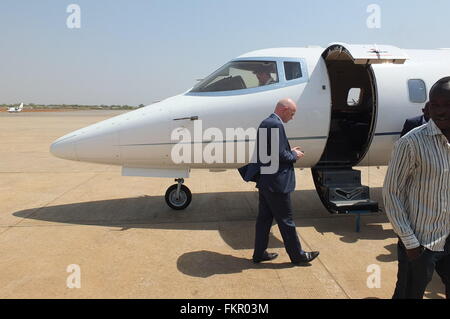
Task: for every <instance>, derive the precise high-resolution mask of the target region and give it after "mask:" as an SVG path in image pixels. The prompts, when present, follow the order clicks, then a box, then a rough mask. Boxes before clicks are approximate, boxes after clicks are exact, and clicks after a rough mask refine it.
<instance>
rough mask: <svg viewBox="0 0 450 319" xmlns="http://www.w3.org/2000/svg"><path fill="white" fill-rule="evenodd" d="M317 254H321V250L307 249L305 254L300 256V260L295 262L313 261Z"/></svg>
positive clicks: (294, 262)
mask: <svg viewBox="0 0 450 319" xmlns="http://www.w3.org/2000/svg"><path fill="white" fill-rule="evenodd" d="M317 256H319V252H318V251H311V252H309V251H305V253H304V254H303V256H302V257H301V258H300V260H299V261H293V262H292V263H293V264H296V265H297V264H300V263H309V262H311V261H313V260H314V259H315V258H316V257H317Z"/></svg>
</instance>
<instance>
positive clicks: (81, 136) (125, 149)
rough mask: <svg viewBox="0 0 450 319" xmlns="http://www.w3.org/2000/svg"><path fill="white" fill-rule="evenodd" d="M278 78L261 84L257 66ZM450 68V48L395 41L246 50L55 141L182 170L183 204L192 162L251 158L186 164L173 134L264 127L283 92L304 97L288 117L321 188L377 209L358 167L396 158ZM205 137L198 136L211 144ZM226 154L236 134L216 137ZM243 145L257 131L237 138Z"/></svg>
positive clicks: (179, 204)
mask: <svg viewBox="0 0 450 319" xmlns="http://www.w3.org/2000/svg"><path fill="white" fill-rule="evenodd" d="M260 68H264V69H265V70H266V72H268V73H270V77H271V78H272V79H271V80H270V81H267V82H266V83H265V84H263V85H260V84H259V82H258V80H257V76H256V75H255V74H256V71H257V70H258V69H260ZM449 75H450V50H447V49H435V50H402V49H400V48H397V47H394V46H389V45H351V44H345V43H333V44H330V45H328V46H327V47H326V48H318V47H308V48H272V49H265V50H258V51H253V52H249V53H246V54H244V55H241V56H239V57H237V58H235V59H233V60H231V61H230V62H228V63H227V64H225V65H224V66H223V67H221V68H220V69H218V70H217V71H215V72H214V73H212V74H211V75H210V76H208V77H206V78H205V79H204V80H202V81H201V82H199V83H198V84H197V85H196V86H194V87H193V88H192V89H190V90H189V91H187V92H185V93H183V94H180V95H177V96H174V97H171V98H168V99H165V100H163V101H161V102H158V103H155V104H152V105H149V106H146V107H143V108H140V109H138V110H135V111H132V112H128V113H125V114H121V115H119V116H116V117H113V118H110V119H107V120H105V121H102V122H99V123H97V124H94V125H91V126H88V127H85V128H82V129H79V130H77V131H74V132H72V133H69V134H67V135H65V136H63V137H61V138H59V139H57V140H56V141H55V142H54V143H53V144H52V145H51V149H50V150H51V153H53V154H54V155H55V156H57V157H60V158H64V159H69V160H77V161H85V162H93V163H103V164H114V165H120V166H122V175H124V176H147V177H166V178H176V180H175V181H176V182H177V184H174V185H172V186H171V187H169V189H168V190H167V192H166V197H165V198H166V202H167V204H168V205H169V206H170V207H172V208H174V209H184V208H186V207H187V206H188V205H189V203H190V202H191V192H190V191H189V189H188V188H187V187H186V186H185V185H183V183H184V178H186V177H189V172H190V169H191V168H204V169H210V170H211V171H219V170H224V169H236V168H238V167H241V166H243V165H244V164H243V163H216V162H213V163H206V162H205V161H202V162H199V163H192V164H185V163H181V164H177V163H174V161H173V160H172V158H171V149H172V148H173V147H174V145H175V144H176V143H177V142H174V141H173V140H172V139H171V132H172V131H173V130H174V129H177V128H181V129H187V130H191V129H193V127H194V125H195V123H196V122H197V121H198V120H202V126H203V129H207V128H211V127H215V128H220V129H221V130H222V131H223V132H225V130H226V128H229V127H235V128H236V127H239V128H243V129H246V128H257V127H258V126H259V124H260V122H261V121H262V120H263V119H264V118H266V117H267V116H268V115H269V114H270V113H272V112H273V109H274V107H275V104H276V102H277V101H278V100H280V99H282V98H285V97H290V98H292V99H293V100H294V101H296V103H297V105H298V109H297V113H296V116H295V119H294V120H293V121H290V122H289V123H288V124H286V125H285V127H286V134H287V136H288V139H289V140H290V144H291V145H293V146H294V145H300V146H301V147H302V150H303V151H304V152H305V157H304V158H302V159H301V160H299V161H297V163H296V165H295V166H296V167H299V168H311V169H312V176H313V179H314V182H315V186H316V190H317V192H318V194H319V196H320V198H321V200H322V203H323V204H324V205H325V207H326V208H327V209H328V211H329V212H331V213H349V212H361V211H377V210H378V203H377V202H375V201H373V200H371V199H370V197H369V188H368V187H367V186H363V185H361V176H360V172H359V171H358V170H354V169H353V167H355V166H380V165H387V164H388V162H389V159H390V155H391V151H392V147H393V144H394V142H395V141H396V140H397V139H398V138H399V136H400V131H401V129H402V126H403V124H404V122H405V119H407V118H410V117H414V116H417V115H419V114H421V109H422V108H423V107H424V104H425V103H426V101H427V97H428V91H429V89H430V88H431V86H432V85H433V84H434V83H435V82H436V81H437V80H438V79H440V78H442V77H444V76H449ZM210 142H211V139H209V140H208V139H205V138H204V137H200V139H199V140H198V139H197V140H194V142H193V144H196V145H198V144H200V145H202V147H205V144H207V143H210ZM214 142H215V143H221V145H222V146H223V148H224V152H226V151H227V150H226V147H225V146H226V145H225V144H227V143H228V142H230V140H226V139H223V140H215V141H214ZM231 142H235V143H236V144H238V146H239V144H240V143H249V142H250V140H249V139H244V140H234V141H231Z"/></svg>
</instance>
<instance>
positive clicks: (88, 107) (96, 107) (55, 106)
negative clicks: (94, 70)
mask: <svg viewBox="0 0 450 319" xmlns="http://www.w3.org/2000/svg"><path fill="white" fill-rule="evenodd" d="M16 105H19V104H13V105H12V104H0V108H9V107H12V106H16ZM143 106H145V105H144V104H139V105H138V106H135V105H126V104H125V105H118V104H117V105H116V104H114V105H104V104H101V105H80V104H34V103H28V104H25V103H24V104H23V107H24V108H26V109H77V110H132V109H137V108H140V107H143Z"/></svg>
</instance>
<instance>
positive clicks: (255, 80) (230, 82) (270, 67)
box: [191, 61, 278, 92]
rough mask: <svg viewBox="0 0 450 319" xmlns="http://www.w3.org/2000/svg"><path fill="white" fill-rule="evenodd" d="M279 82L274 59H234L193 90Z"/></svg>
mask: <svg viewBox="0 0 450 319" xmlns="http://www.w3.org/2000/svg"><path fill="white" fill-rule="evenodd" d="M274 83H278V72H277V64H276V62H274V61H233V62H230V63H228V64H226V65H224V66H223V67H222V68H220V69H219V70H217V71H216V72H214V73H213V74H211V75H210V76H208V77H207V78H206V79H204V80H203V81H202V82H200V83H199V84H197V85H196V86H195V87H194V88H193V89H192V90H191V92H222V91H233V90H242V89H250V88H255V87H259V86H265V85H270V84H274Z"/></svg>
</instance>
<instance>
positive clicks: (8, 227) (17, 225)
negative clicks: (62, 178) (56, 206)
mask: <svg viewBox="0 0 450 319" xmlns="http://www.w3.org/2000/svg"><path fill="white" fill-rule="evenodd" d="M98 175H99V174H95V175H94V176H91V177H89V178H88V179H87V180H85V181H83V182H81V183H80V184H78V185H76V186H74V187H72V188H70V189H69V190H67V191H65V192H63V193H62V194H61V195H59V196H57V197H56V198H53V199H52V200H50V201H49V202H48V203H47V204H45V205H43V206H41V207H38V208H35V210H34V211H32V212H31V213H30V214H29V215H27V216H24V217H22V218H21V219H20V220H19V221H18V222H17V223H15V224H14V225H10V226H7V227H6V228H5V230H4V231H2V232H0V235H3V234H5V233H6V232H7V231H8V230H10V229H12V228H15V227H20V226H19V224H20V223H21V222H23V221H24V220H25V219H30V218H31V216H33V215H34V214H36V213H37V212H38V211H39V210H41V209H43V208H45V207H47V206H49V205H50V204H51V203H53V202H54V201H56V200H58V199H60V198H61V197H63V196H64V195H66V194H67V193H69V192H71V191H73V190H75V189H77V188H78V187H80V186H81V185H83V184H85V183H87V182H89V181H90V180H92V179H93V178H94V177H97V176H98Z"/></svg>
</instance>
